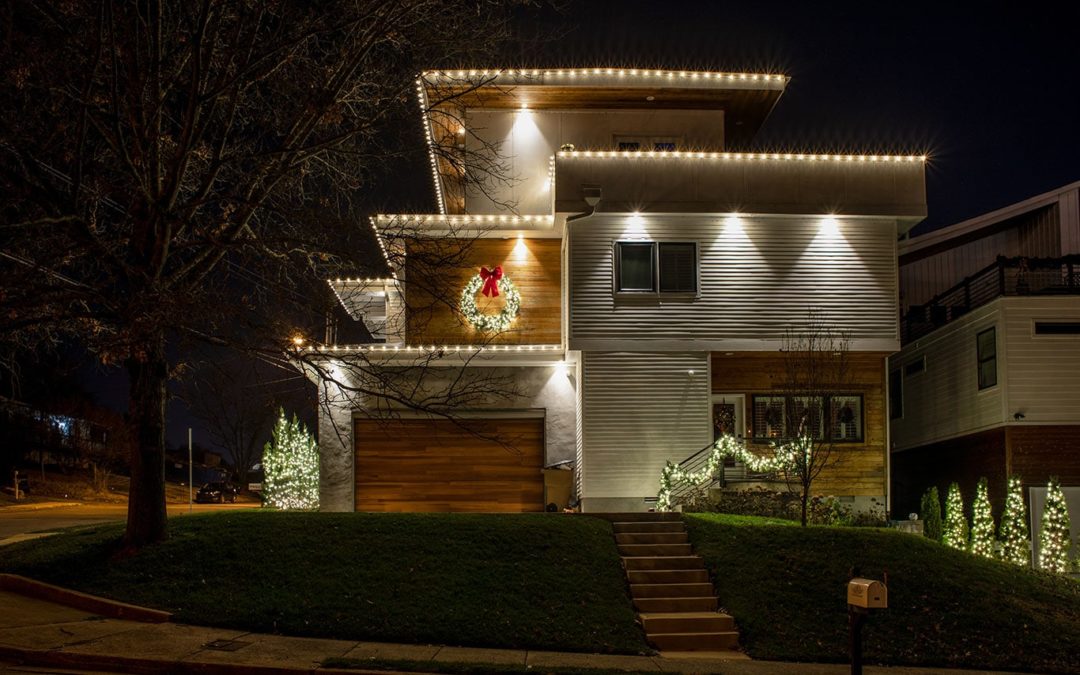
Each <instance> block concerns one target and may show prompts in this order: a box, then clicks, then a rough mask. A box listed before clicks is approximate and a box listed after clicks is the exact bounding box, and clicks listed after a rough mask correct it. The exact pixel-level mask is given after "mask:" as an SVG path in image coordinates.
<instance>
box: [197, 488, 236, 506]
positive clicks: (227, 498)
mask: <svg viewBox="0 0 1080 675" xmlns="http://www.w3.org/2000/svg"><path fill="white" fill-rule="evenodd" d="M239 493H240V490H239V488H237V487H236V486H235V485H233V484H232V483H207V484H206V485H203V486H202V487H201V488H199V491H198V492H196V493H195V501H197V502H199V503H200V504H224V503H225V502H235V501H236V495H238V494H239Z"/></svg>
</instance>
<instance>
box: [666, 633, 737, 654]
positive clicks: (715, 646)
mask: <svg viewBox="0 0 1080 675" xmlns="http://www.w3.org/2000/svg"><path fill="white" fill-rule="evenodd" d="M647 637H648V639H649V642H651V643H652V645H653V646H654V647H656V648H657V649H659V650H660V651H669V652H705V651H719V650H721V649H735V648H736V647H738V646H739V634H738V633H735V632H727V633H691V634H685V635H679V634H669V635H665V634H657V635H648V636H647Z"/></svg>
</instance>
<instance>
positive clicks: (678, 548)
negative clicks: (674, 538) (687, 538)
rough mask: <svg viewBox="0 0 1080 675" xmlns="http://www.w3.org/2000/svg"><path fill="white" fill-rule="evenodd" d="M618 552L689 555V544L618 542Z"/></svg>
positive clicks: (628, 555)
mask: <svg viewBox="0 0 1080 675" xmlns="http://www.w3.org/2000/svg"><path fill="white" fill-rule="evenodd" d="M619 554H620V555H624V556H627V557H632V556H665V555H668V556H683V557H685V556H689V555H693V551H691V550H690V544H619Z"/></svg>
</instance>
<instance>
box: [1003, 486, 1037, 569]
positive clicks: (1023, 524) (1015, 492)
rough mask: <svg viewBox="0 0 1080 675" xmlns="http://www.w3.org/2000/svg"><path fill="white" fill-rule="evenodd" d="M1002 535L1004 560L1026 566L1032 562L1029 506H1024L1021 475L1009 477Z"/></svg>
mask: <svg viewBox="0 0 1080 675" xmlns="http://www.w3.org/2000/svg"><path fill="white" fill-rule="evenodd" d="M1000 536H1001V543H1002V548H1001V559H1002V560H1004V561H1005V562H1010V563H1012V564H1014V565H1021V566H1024V567H1026V566H1027V565H1029V564H1030V563H1031V542H1030V541H1028V524H1027V507H1025V506H1024V488H1023V487H1022V486H1021V483H1020V477H1019V476H1010V477H1009V493H1008V495H1007V496H1006V497H1005V513H1003V514H1001V532H1000Z"/></svg>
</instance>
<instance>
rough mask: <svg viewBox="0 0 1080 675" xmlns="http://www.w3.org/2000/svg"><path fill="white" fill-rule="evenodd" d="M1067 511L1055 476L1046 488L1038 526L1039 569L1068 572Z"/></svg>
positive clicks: (1069, 540)
mask: <svg viewBox="0 0 1080 675" xmlns="http://www.w3.org/2000/svg"><path fill="white" fill-rule="evenodd" d="M1071 544H1072V541H1071V538H1070V533H1069V511H1068V509H1067V508H1066V507H1065V494H1064V493H1063V492H1062V491H1061V484H1060V483H1059V482H1058V479H1057V476H1051V477H1050V483H1049V484H1048V485H1047V486H1046V505H1045V506H1044V507H1043V514H1042V522H1041V523H1040V524H1039V569H1042V570H1046V571H1047V572H1056V573H1058V574H1064V573H1065V572H1068V571H1069V549H1070V548H1071Z"/></svg>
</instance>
